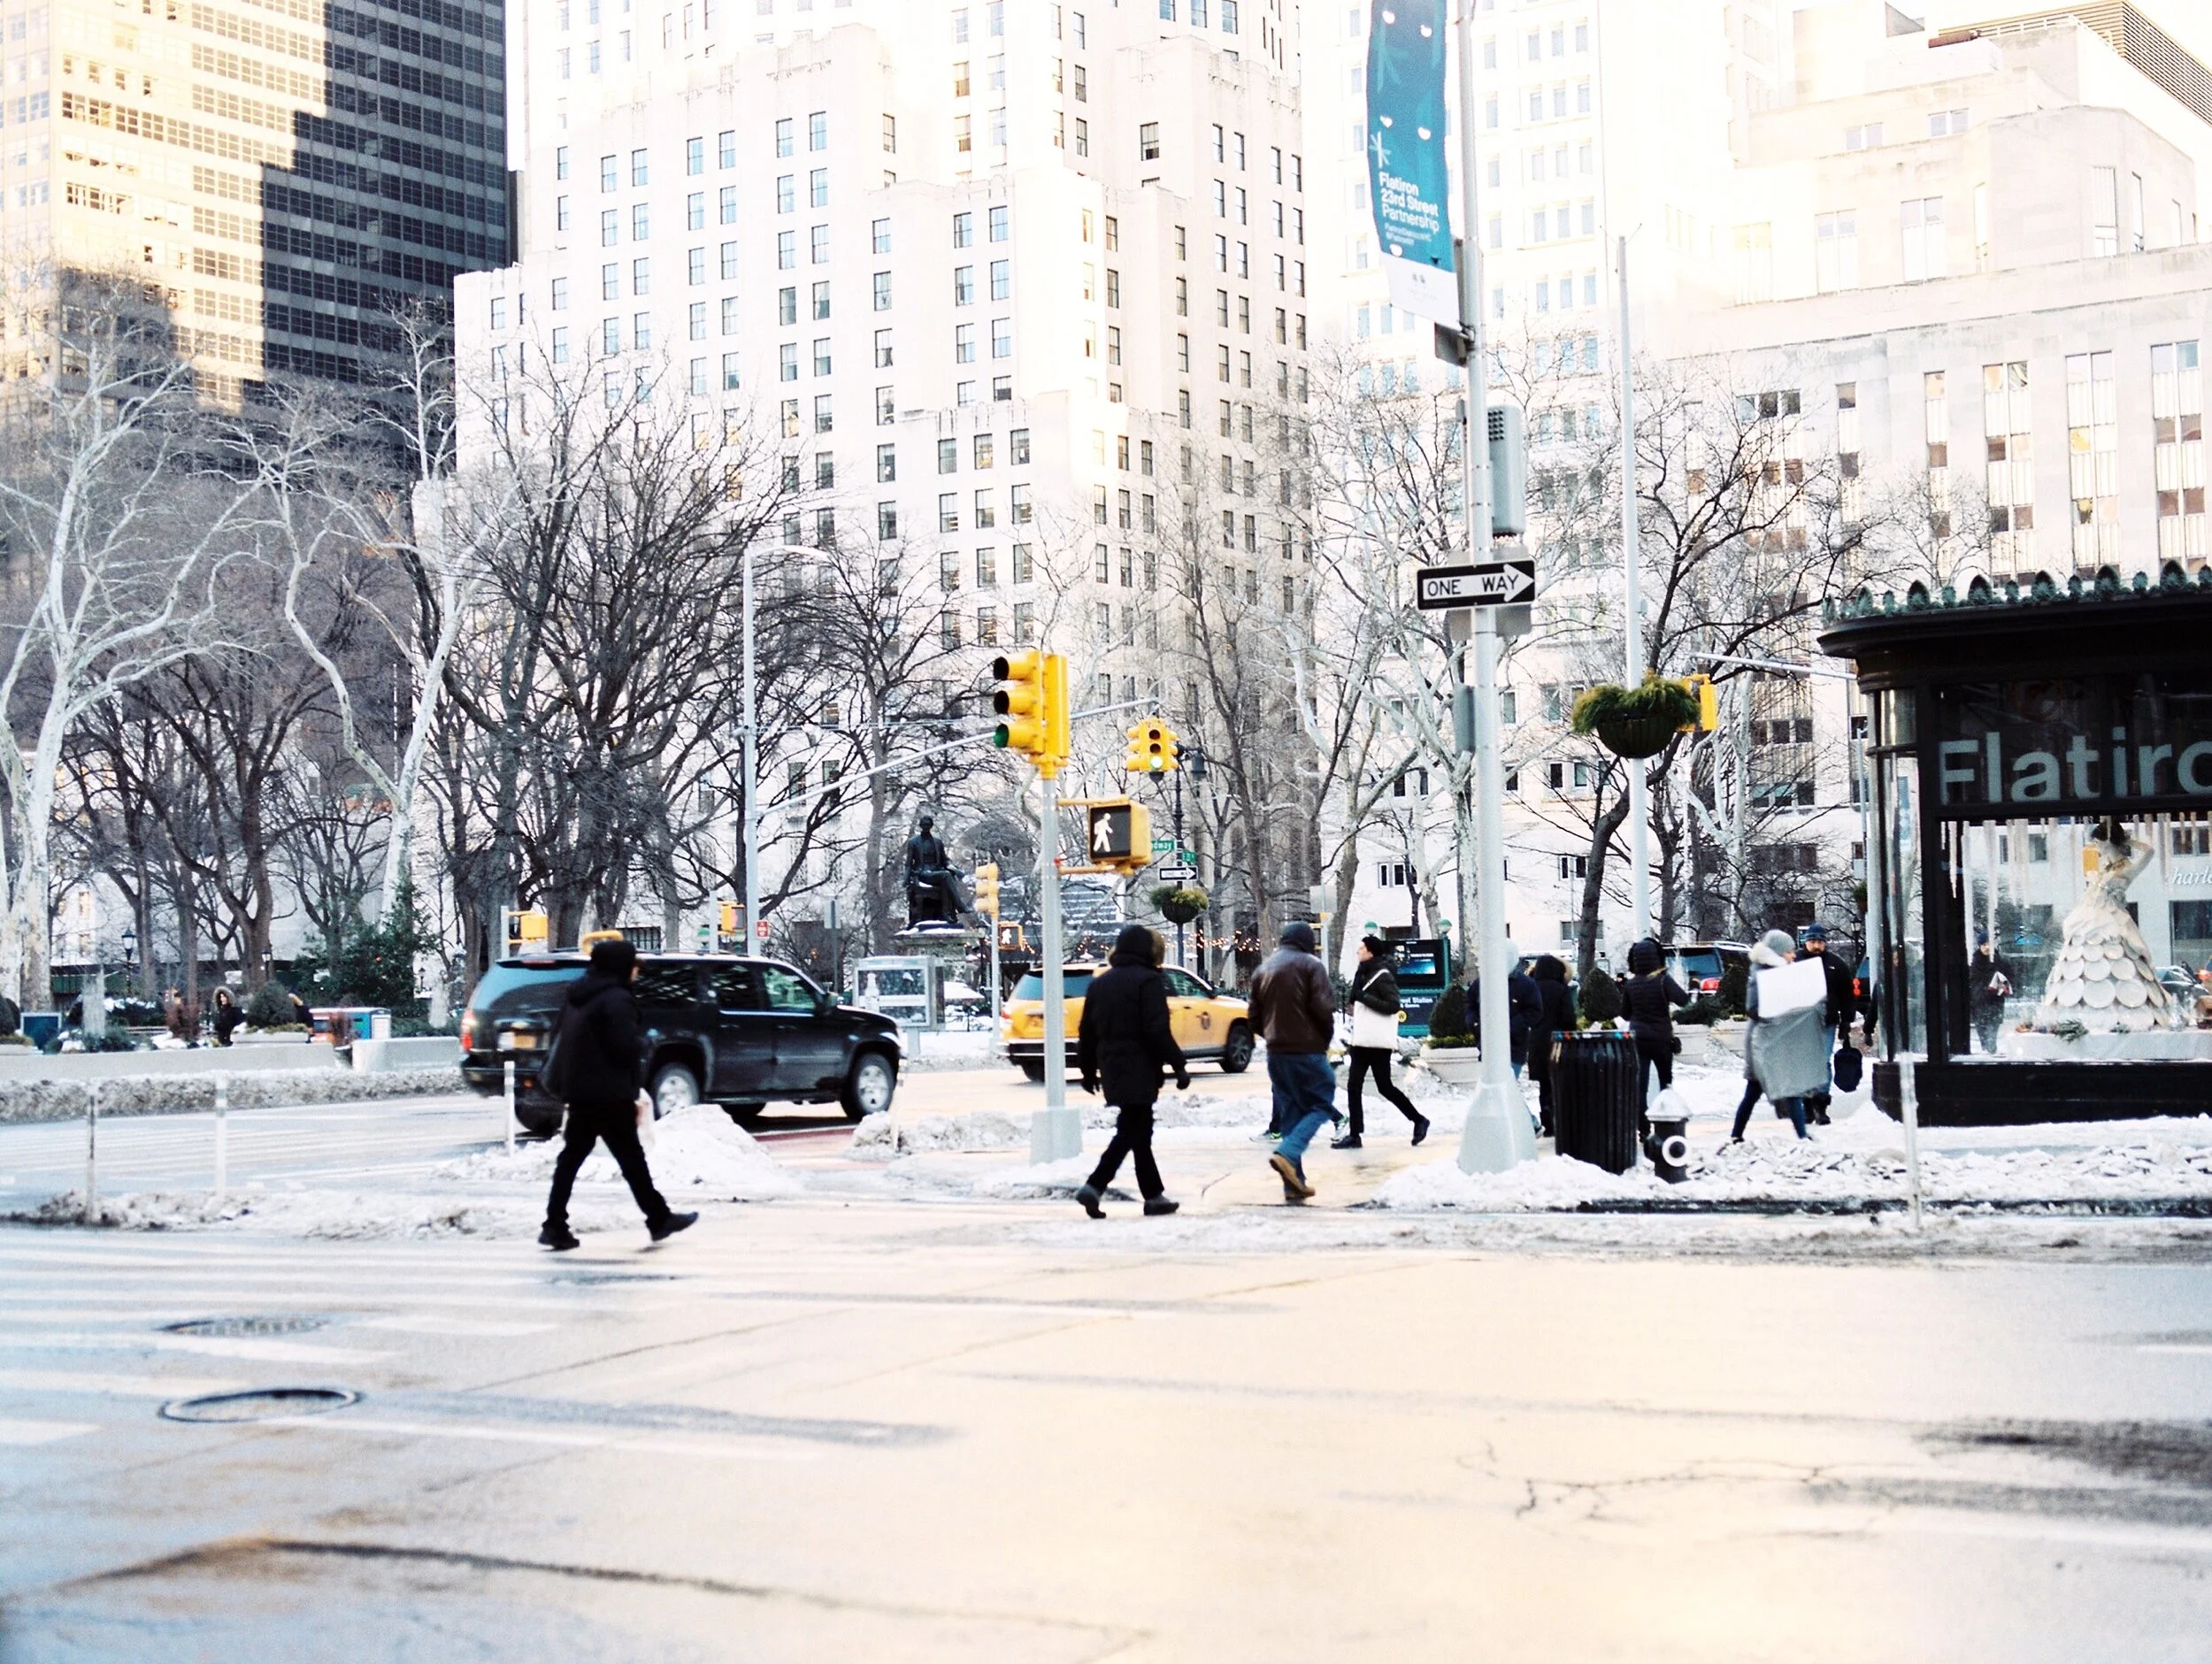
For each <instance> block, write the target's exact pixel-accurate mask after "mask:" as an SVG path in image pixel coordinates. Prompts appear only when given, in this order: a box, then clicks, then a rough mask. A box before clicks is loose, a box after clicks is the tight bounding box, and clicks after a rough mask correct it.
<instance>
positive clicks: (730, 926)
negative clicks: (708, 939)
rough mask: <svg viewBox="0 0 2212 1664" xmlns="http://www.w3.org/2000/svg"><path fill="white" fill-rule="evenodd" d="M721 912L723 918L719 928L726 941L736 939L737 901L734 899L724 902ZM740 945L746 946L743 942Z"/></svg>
mask: <svg viewBox="0 0 2212 1664" xmlns="http://www.w3.org/2000/svg"><path fill="white" fill-rule="evenodd" d="M720 913H721V918H720V923H719V928H720V932H721V935H722V938H723V939H724V940H726V941H727V940H733V939H735V938H736V936H737V903H736V902H734V901H725V902H723V903H722V906H721V909H720ZM738 945H739V946H740V947H742V946H744V944H743V943H741V942H740V943H739V944H738Z"/></svg>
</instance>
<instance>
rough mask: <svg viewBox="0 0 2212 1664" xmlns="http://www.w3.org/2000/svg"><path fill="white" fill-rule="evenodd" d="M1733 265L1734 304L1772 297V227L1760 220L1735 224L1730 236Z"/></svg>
mask: <svg viewBox="0 0 2212 1664" xmlns="http://www.w3.org/2000/svg"><path fill="white" fill-rule="evenodd" d="M1732 242H1733V244H1734V253H1735V267H1736V272H1735V276H1736V303H1737V304H1738V305H1739V306H1748V305H1752V304H1755V303H1757V302H1760V301H1770V300H1772V299H1773V298H1774V226H1772V224H1771V223H1770V222H1768V221H1765V220H1762V221H1760V222H1759V223H1758V224H1756V225H1748V226H1737V227H1736V228H1735V232H1734V234H1733V235H1732Z"/></svg>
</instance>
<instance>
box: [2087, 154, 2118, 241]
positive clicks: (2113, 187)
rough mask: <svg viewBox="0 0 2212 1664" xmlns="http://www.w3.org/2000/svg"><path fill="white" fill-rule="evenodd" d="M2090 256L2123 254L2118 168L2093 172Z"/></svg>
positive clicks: (2107, 168) (2097, 168) (2091, 171)
mask: <svg viewBox="0 0 2212 1664" xmlns="http://www.w3.org/2000/svg"><path fill="white" fill-rule="evenodd" d="M2089 252H2090V253H2091V254H2092V255H2094V256H2097V257H2103V256H2106V255H2112V254H2117V253H2119V252H2120V173H2119V170H2118V169H2117V168H2110V167H2093V168H2091V169H2090V170H2089Z"/></svg>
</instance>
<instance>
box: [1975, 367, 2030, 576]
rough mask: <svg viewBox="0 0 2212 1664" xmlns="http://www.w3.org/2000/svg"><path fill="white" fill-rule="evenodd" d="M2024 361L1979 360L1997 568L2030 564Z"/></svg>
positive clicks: (2006, 569)
mask: <svg viewBox="0 0 2212 1664" xmlns="http://www.w3.org/2000/svg"><path fill="white" fill-rule="evenodd" d="M2031 422H2032V413H2031V411H2030V410H2029V407H2028V366H2027V365H2026V364H2025V363H2024V362H2018V361H2016V362H2014V363H2010V364H1985V365H1983V366H1982V431H1983V433H1985V435H1986V436H1987V439H1986V442H1987V445H1988V469H1989V472H1988V476H1987V495H1988V499H1989V530H1990V533H1991V539H1992V546H1991V550H1990V557H1991V562H1992V564H1993V565H1994V566H1995V568H1996V569H1997V571H2001V572H2023V571H2033V570H2034V565H2035V562H2034V556H2035V450H2034V445H2033V442H2032V439H2031V437H2030V435H2031V433H2032V428H2031Z"/></svg>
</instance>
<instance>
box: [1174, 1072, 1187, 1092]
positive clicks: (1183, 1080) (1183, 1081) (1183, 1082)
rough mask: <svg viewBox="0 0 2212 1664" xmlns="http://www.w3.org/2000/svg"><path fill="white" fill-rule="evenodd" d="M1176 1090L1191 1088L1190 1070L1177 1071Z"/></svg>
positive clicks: (1184, 1090) (1183, 1090)
mask: <svg viewBox="0 0 2212 1664" xmlns="http://www.w3.org/2000/svg"><path fill="white" fill-rule="evenodd" d="M1175 1090H1176V1091H1178V1092H1188V1091H1189V1090H1190V1074H1189V1071H1187V1070H1176V1071H1175Z"/></svg>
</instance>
